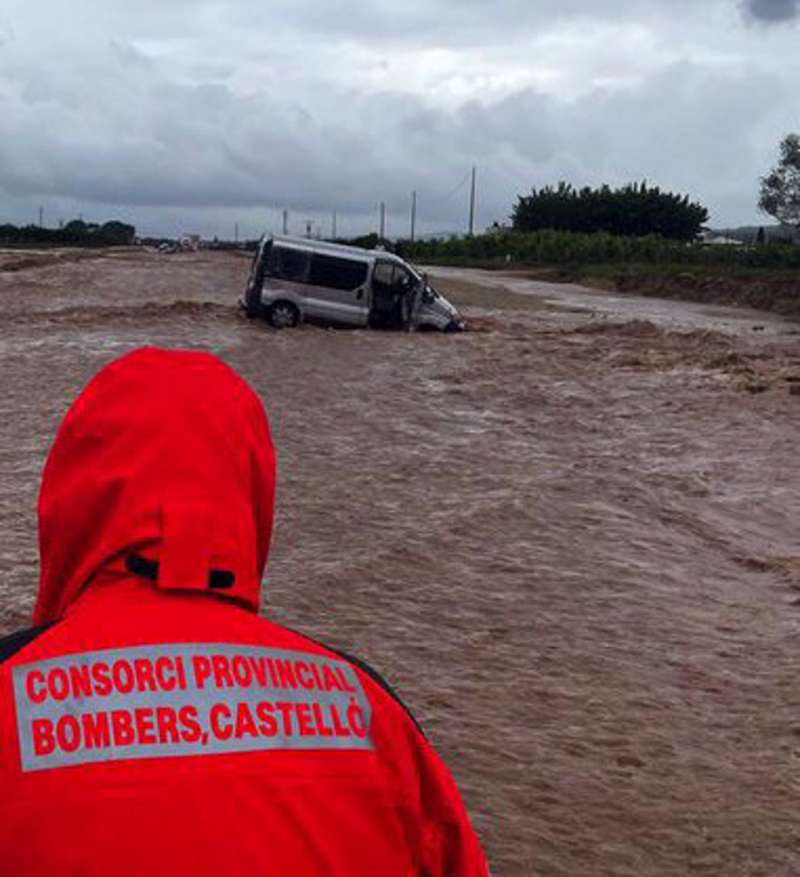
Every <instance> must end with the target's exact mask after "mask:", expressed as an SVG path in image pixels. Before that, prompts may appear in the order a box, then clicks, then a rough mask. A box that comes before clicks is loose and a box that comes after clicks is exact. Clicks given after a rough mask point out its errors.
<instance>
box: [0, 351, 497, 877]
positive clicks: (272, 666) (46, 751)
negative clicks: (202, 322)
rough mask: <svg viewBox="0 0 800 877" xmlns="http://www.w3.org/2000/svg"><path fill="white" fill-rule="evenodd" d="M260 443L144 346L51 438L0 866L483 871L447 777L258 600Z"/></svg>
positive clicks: (268, 492) (402, 722)
mask: <svg viewBox="0 0 800 877" xmlns="http://www.w3.org/2000/svg"><path fill="white" fill-rule="evenodd" d="M274 491H275V455H274V451H273V446H272V440H271V437H270V432H269V426H268V423H267V419H266V416H265V414H264V410H263V408H262V406H261V403H260V401H259V400H258V398H257V397H256V395H255V394H254V393H253V391H252V390H251V389H250V388H249V387H248V386H247V384H246V383H245V382H244V381H243V380H242V379H241V378H239V377H238V375H236V374H235V373H234V372H233V371H232V370H231V369H229V368H228V367H227V366H225V365H224V364H223V363H221V362H220V361H219V360H217V359H215V358H214V357H212V356H210V355H207V354H199V353H189V352H166V351H159V350H154V349H146V350H140V351H137V352H135V353H132V354H130V355H128V356H126V357H123V358H122V359H120V360H118V361H116V362H114V363H112V364H111V365H110V366H108V367H107V368H105V369H104V370H103V371H102V372H100V374H99V375H98V376H97V377H95V379H94V380H93V381H92V382H91V383H90V384H89V386H88V387H87V388H86V390H85V391H84V392H83V394H82V395H81V396H80V398H79V399H78V400H77V402H76V403H75V404H74V405H73V407H72V409H71V410H70V411H69V413H68V414H67V417H66V418H65V420H64V423H63V424H62V426H61V429H60V431H59V433H58V436H57V438H56V440H55V444H54V446H53V448H52V450H51V453H50V456H49V459H48V462H47V466H46V468H45V472H44V477H43V481H42V488H41V494H40V500H39V526H40V550H41V581H40V589H39V597H38V601H37V604H36V611H35V618H34V622H35V624H36V625H37V627H36V628H33V629H31V630H28V631H22V632H20V633H18V634H15V635H12V636H11V637H7V638H6V639H5V640H0V790H2V791H1V792H0V873H2V874H3V875H4V877H23V875H24V877H38V875H41V877H67V875H70V877H72V875H81V877H95V875H98V877H99V875H103V877H108V875H112V874H113V875H122V877H124V875H152V877H155V875H161V874H169V875H186V877H205V875H208V877H211V875H213V877H219V875H221V874H224V875H232V877H236V875H259V877H268V875H293V877H305V875H319V877H358V875H364V877H376V875H377V877H394V875H397V877H411V875H426V877H460V875H463V877H484V875H486V874H487V873H488V871H487V867H486V863H485V859H484V856H483V853H482V851H481V849H480V845H479V843H478V841H477V839H476V836H475V834H474V832H473V830H472V827H471V826H470V823H469V819H468V817H467V814H466V812H465V809H464V806H463V804H462V802H461V798H460V796H459V793H458V790H457V789H456V786H455V784H454V783H453V780H452V779H451V777H450V775H449V773H448V771H447V769H446V768H445V767H444V765H443V764H442V762H441V761H440V760H439V758H438V757H437V755H436V754H435V752H434V751H433V749H432V748H431V746H430V745H429V744H428V742H427V741H426V739H425V737H424V736H423V734H422V733H421V731H420V730H419V729H418V727H417V725H416V723H415V722H414V720H413V719H412V718H411V716H410V715H409V713H408V712H407V711H406V710H405V708H404V707H403V706H402V704H401V703H400V702H399V701H398V700H397V699H396V697H395V696H394V695H393V694H392V693H391V691H390V689H389V688H388V686H386V684H385V683H384V682H383V681H382V680H381V679H380V677H378V676H377V674H375V673H374V671H371V670H370V668H368V667H367V666H366V665H364V664H362V663H361V662H359V661H357V660H355V659H351V658H348V657H347V656H344V655H342V654H340V653H337V652H335V651H332V650H331V649H329V648H327V647H325V646H323V645H321V644H319V643H316V642H314V641H312V640H310V639H308V638H307V637H304V636H301V635H300V634H298V633H295V632H293V631H290V630H287V629H285V628H282V627H279V626H278V625H276V624H273V623H271V622H270V621H268V620H266V619H264V618H262V617H260V616H259V615H258V609H259V602H260V583H261V576H262V573H263V569H264V565H265V562H266V558H267V551H268V548H269V540H270V533H271V530H272V516H273V505H274Z"/></svg>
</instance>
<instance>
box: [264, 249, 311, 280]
mask: <svg viewBox="0 0 800 877" xmlns="http://www.w3.org/2000/svg"><path fill="white" fill-rule="evenodd" d="M308 263H309V254H308V253H305V252H303V250H288V249H284V248H283V247H275V246H273V248H272V253H271V254H270V258H269V273H270V275H271V276H272V277H277V278H278V279H279V280H293V281H295V283H305V282H306V281H307V280H308Z"/></svg>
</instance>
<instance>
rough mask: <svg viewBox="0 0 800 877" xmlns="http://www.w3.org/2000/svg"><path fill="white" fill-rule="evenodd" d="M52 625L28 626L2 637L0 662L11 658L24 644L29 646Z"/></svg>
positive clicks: (0, 640) (0, 641)
mask: <svg viewBox="0 0 800 877" xmlns="http://www.w3.org/2000/svg"><path fill="white" fill-rule="evenodd" d="M52 626H53V625H52V624H42V625H39V626H38V627H28V628H25V629H23V630H17V631H14V633H11V634H9V635H8V636H5V637H2V638H1V639H0V664H3V663H4V662H5V661H7V660H9V659H10V658H13V657H14V655H16V654H17V653H18V652H21V651H22V650H23V649H24V648H25V647H26V646H29V645H30V644H31V643H32V642H33V641H34V640H36V639H38V638H39V637H40V636H41V635H42V634H43V633H44V632H45V631H47V630H50V628H51V627H52Z"/></svg>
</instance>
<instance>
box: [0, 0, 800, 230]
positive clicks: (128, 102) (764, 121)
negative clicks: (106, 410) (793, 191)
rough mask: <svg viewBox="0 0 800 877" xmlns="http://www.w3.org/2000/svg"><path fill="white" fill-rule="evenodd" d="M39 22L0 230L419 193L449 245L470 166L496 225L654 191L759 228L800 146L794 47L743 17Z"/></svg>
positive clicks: (225, 5) (2, 97)
mask: <svg viewBox="0 0 800 877" xmlns="http://www.w3.org/2000/svg"><path fill="white" fill-rule="evenodd" d="M44 3H45V6H46V7H47V9H48V10H49V13H50V14H49V15H44V14H39V13H38V12H35V11H32V7H30V4H29V3H26V2H23V0H7V5H6V6H5V7H4V10H3V13H2V14H0V196H2V197H0V222H2V221H3V220H4V219H5V218H6V216H8V213H7V211H9V210H11V207H10V206H9V205H11V204H14V205H19V208H18V209H19V211H21V212H23V213H24V214H25V215H26V216H30V215H31V210H32V205H36V206H35V207H33V209H34V210H35V209H38V205H42V204H44V205H45V206H46V205H47V204H48V201H49V200H50V199H52V202H53V203H54V204H58V205H61V204H66V205H72V207H64V208H62V207H61V206H58V207H57V208H56V207H55V206H53V208H52V210H51V215H54V214H55V211H56V209H58V210H59V211H61V210H62V209H63V210H64V211H68V210H69V209H75V207H77V209H76V210H75V212H77V210H82V209H83V208H84V207H87V208H88V207H89V205H97V206H98V209H99V208H100V207H102V206H103V205H109V207H108V209H109V210H116V209H118V208H121V207H126V208H129V209H130V211H132V213H131V215H132V216H133V215H134V214H135V215H140V216H146V217H148V220H147V221H148V222H149V221H151V219H152V217H153V216H155V215H157V211H159V210H162V211H164V213H165V215H166V213H167V212H169V211H170V210H173V209H174V210H183V211H187V213H189V214H190V215H193V216H194V215H196V216H197V217H200V216H201V215H202V216H206V217H209V218H213V216H216V215H219V216H223V215H224V216H228V215H229V212H230V211H238V210H243V211H247V210H249V211H253V212H257V211H259V210H262V209H264V210H265V209H280V208H282V207H288V208H290V209H291V210H293V211H297V212H298V215H299V213H300V211H307V212H309V213H310V212H314V211H318V212H320V213H324V212H326V211H327V212H330V211H332V210H333V209H336V210H338V211H340V217H344V216H346V215H352V216H361V217H364V216H369V215H371V214H372V212H373V211H374V209H375V204H376V202H377V201H385V202H386V203H387V206H388V208H389V210H390V212H393V213H394V214H396V215H397V216H398V217H399V216H401V215H404V214H405V213H406V212H407V207H408V201H409V197H410V192H411V190H412V189H415V190H417V191H418V194H419V205H420V214H421V216H423V217H424V218H425V219H426V221H427V222H428V224H429V226H430V227H431V228H437V229H438V228H442V229H452V228H455V227H461V226H460V225H459V223H461V222H463V214H464V212H465V210H464V208H465V202H466V186H465V179H466V178H467V177H468V174H469V169H470V167H471V165H472V164H473V163H476V164H477V165H478V171H479V213H480V217H481V219H482V221H485V222H487V223H488V222H490V221H492V220H494V219H500V220H502V219H503V218H505V217H506V216H507V215H508V213H509V211H510V209H511V207H512V204H513V202H514V199H515V196H516V195H517V194H519V193H521V192H523V191H526V190H527V189H529V188H530V187H531V186H533V185H536V186H541V185H544V184H547V183H554V182H557V181H558V180H559V179H569V180H570V181H572V182H574V183H576V184H599V183H602V182H609V183H611V184H619V183H624V182H627V181H630V180H633V179H642V178H645V177H646V178H647V179H649V180H650V181H652V182H656V183H659V184H661V185H663V186H665V187H669V188H674V189H678V190H681V191H685V192H688V193H690V194H692V195H693V197H697V198H700V199H701V200H703V201H704V202H705V203H707V204H708V205H709V207H711V209H712V211H713V212H714V213H715V214H720V215H722V216H724V217H725V218H726V219H727V218H728V217H730V218H731V219H733V218H741V219H742V220H743V221H744V220H747V221H749V220H751V219H754V218H755V200H756V195H755V189H756V188H757V181H758V178H759V176H760V175H761V174H763V173H764V171H765V170H766V168H767V167H768V166H769V163H770V162H771V161H772V159H773V154H772V153H773V152H774V150H775V148H776V144H777V142H778V140H779V138H780V136H781V135H782V134H783V133H784V131H785V130H790V129H791V126H792V125H794V124H796V122H795V121H794V120H795V118H796V116H795V112H796V110H795V99H794V95H795V94H796V91H797V89H796V85H797V83H796V82H795V81H794V78H795V77H796V72H795V71H794V70H793V69H791V67H790V65H786V64H785V63H783V61H782V60H781V58H782V57H784V56H785V55H786V53H787V52H789V51H791V41H792V36H793V32H792V31H791V30H790V29H786V28H769V29H768V30H766V29H764V28H752V27H750V28H748V27H746V26H744V24H745V23H744V22H743V21H742V17H741V13H740V9H741V8H742V7H741V0H706V2H704V3H703V4H702V6H703V8H702V9H700V8H699V5H698V4H697V3H696V2H695V0H562V2H561V3H559V4H558V5H557V8H556V7H555V5H554V4H550V3H544V2H534V0H496V2H494V3H491V4H487V3H485V2H482V0H459V2H455V0H408V2H406V3H404V4H401V5H398V4H397V3H396V2H392V3H389V2H388V0H371V2H367V0H342V2H337V3H333V2H323V0H276V2H275V3H274V4H271V5H270V6H269V11H268V14H266V13H265V10H264V6H263V4H261V3H256V2H255V0H215V2H213V3H212V2H203V0H192V2H189V0H176V2H174V3H171V4H163V3H158V2H156V0H141V2H140V3H139V4H137V5H136V7H135V8H134V7H131V6H130V4H128V3H124V2H122V0H105V2H104V3H103V4H95V3H89V2H88V0H83V2H82V0H76V2H75V3H74V4H73V5H71V6H70V11H69V14H67V13H66V12H63V11H60V10H62V7H61V6H60V5H59V4H56V2H55V0H44ZM678 5H680V9H681V14H676V7H677V6H678ZM797 5H798V3H796V2H789V3H786V2H782V3H779V2H777V0H773V2H772V3H767V2H765V0H748V3H747V8H748V10H749V11H750V13H751V14H752V15H754V16H756V15H757V16H759V17H760V18H761V19H762V20H765V21H766V20H769V21H779V20H781V18H782V17H783V18H786V17H787V10H788V11H790V12H793V11H796V7H797ZM90 6H91V9H90V8H89V7H90ZM770 10H771V14H770ZM781 10H783V11H782V12H781ZM84 13H85V14H84ZM89 13H91V14H89ZM3 16H6V19H5V20H4V19H3ZM689 34H691V39H689V38H688V35H689ZM4 38H5V39H4ZM14 209H17V208H14ZM48 209H50V208H48ZM3 211H6V212H5V214H4V213H3ZM137 211H139V212H138V214H137ZM56 215H59V216H61V215H64V214H62V213H58V214H56ZM66 215H70V214H69V213H68V212H67V213H66ZM254 215H255V213H254ZM134 218H135V216H134ZM199 222H200V220H199V219H198V223H199ZM209 222H211V219H209Z"/></svg>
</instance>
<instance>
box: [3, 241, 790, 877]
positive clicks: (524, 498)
mask: <svg viewBox="0 0 800 877" xmlns="http://www.w3.org/2000/svg"><path fill="white" fill-rule="evenodd" d="M20 263H22V264H20ZM248 267H249V263H248V261H247V260H246V259H244V258H242V257H239V256H236V255H231V254H211V253H200V254H194V255H175V256H160V255H158V254H154V253H152V254H148V253H137V252H134V251H125V250H119V251H110V252H108V253H106V254H103V255H98V254H92V253H89V254H87V253H79V254H75V253H71V254H70V253H66V254H63V256H62V257H61V258H59V259H58V260H57V261H54V258H53V256H52V254H38V255H37V254H20V253H16V254H9V253H0V321H2V323H1V326H2V328H1V329H0V378H1V379H2V396H0V409H1V411H0V413H1V416H0V633H6V632H9V631H11V630H13V629H15V628H17V627H20V626H23V625H26V624H27V623H29V615H30V612H31V608H32V604H33V598H34V593H35V588H36V580H37V560H36V537H35V502H36V491H37V485H38V480H39V475H40V471H41V467H42V464H43V462H44V458H45V455H46V453H47V449H48V446H49V443H50V441H51V440H52V438H53V435H54V432H55V429H56V427H57V424H58V422H59V419H60V418H61V416H62V415H63V414H64V412H65V410H66V408H67V407H68V405H69V403H70V402H71V400H72V399H73V398H74V396H75V395H76V393H77V392H78V391H79V390H80V388H81V387H82V386H83V385H84V384H85V382H86V381H87V380H88V379H89V378H90V377H91V376H92V375H93V374H94V373H95V372H96V371H97V370H98V369H99V368H100V367H101V366H102V365H104V364H105V363H107V362H108V361H109V360H110V359H112V358H115V357H116V356H118V355H120V354H121V353H123V352H125V351H127V350H130V349H132V348H134V347H137V346H140V345H144V344H156V345H164V346H181V347H191V348H200V349H208V350H211V351H213V352H215V353H217V354H219V355H220V356H221V357H223V358H224V359H225V360H226V361H227V362H229V363H230V364H231V365H233V366H234V367H235V368H236V369H238V370H239V371H240V372H241V373H242V374H243V375H244V376H245V377H246V378H247V379H248V380H249V381H250V382H251V383H252V384H253V385H254V386H255V388H256V389H257V390H258V392H259V393H260V394H261V395H262V397H263V399H264V401H265V403H266V406H267V409H268V411H269V413H270V417H271V420H272V424H273V430H274V434H275V438H276V442H277V445H278V449H279V454H280V469H281V479H280V485H279V498H278V503H279V507H278V519H277V535H276V540H275V545H274V552H273V554H272V558H271V562H270V565H269V569H268V583H267V592H266V598H267V602H266V608H265V611H266V613H268V614H269V615H270V616H271V617H273V618H274V619H275V620H277V621H279V622H283V623H287V624H289V625H291V626H294V627H298V628H300V629H302V630H304V631H306V632H307V633H309V634H311V635H312V636H315V637H319V638H321V639H323V640H327V641H329V642H330V643H331V644H333V645H336V646H339V647H341V648H344V649H346V650H348V651H352V652H355V653H357V654H360V655H361V656H363V657H364V658H366V659H367V660H369V661H370V662H371V663H372V664H374V665H375V666H376V668H378V669H379V670H380V671H382V672H383V673H384V674H385V675H386V676H387V678H388V679H389V680H390V681H391V682H393V683H394V684H395V685H396V687H397V689H398V691H399V692H400V694H401V696H402V697H403V698H404V700H405V701H406V702H407V703H408V704H409V706H411V708H412V709H413V711H414V712H415V713H416V714H417V716H418V718H419V719H420V721H421V722H422V724H423V726H424V727H425V728H426V729H427V731H428V733H429V735H430V737H431V738H432V740H433V742H434V743H435V745H436V746H437V748H438V749H439V750H440V752H441V753H442V754H443V756H444V757H445V759H446V760H447V762H448V764H449V765H450V766H451V768H452V770H453V772H454V774H455V775H456V777H457V779H458V781H459V784H460V786H461V788H462V790H463V792H464V795H465V798H466V800H467V803H468V805H469V808H470V812H471V813H472V816H473V819H474V821H475V824H476V826H477V828H478V830H479V832H480V834H481V836H482V838H483V841H484V844H485V846H486V848H487V851H488V853H489V857H490V860H491V862H492V867H493V872H494V874H496V875H498V877H523V875H533V874H542V875H564V877H567V875H630V877H641V875H685V874H690V875H695V874H696V875H709V877H719V875H726V877H729V875H764V877H767V875H769V877H780V875H796V874H798V873H800V682H798V678H797V667H798V652H799V651H800V535H799V534H800V469H799V468H798V465H797V454H798V450H797V445H798V427H800V395H795V394H794V393H793V392H792V390H793V388H796V387H798V388H800V336H799V335H798V328H797V327H796V326H795V325H794V324H791V323H786V322H782V321H780V320H779V319H777V318H775V317H772V316H769V315H760V314H754V313H752V312H736V311H728V310H724V309H721V308H709V307H707V306H693V305H688V304H685V303H675V302H672V303H665V302H660V301H657V300H652V299H648V300H639V299H626V298H625V297H621V296H619V295H615V296H614V297H613V299H609V297H608V296H605V297H604V296H603V295H602V294H601V293H591V292H588V293H587V291H585V290H583V291H581V290H579V289H578V290H576V289H574V288H573V289H571V290H569V289H568V290H562V291H560V292H559V290H557V289H556V290H550V289H542V288H539V289H537V288H536V285H535V284H533V285H528V286H524V287H523V286H519V284H520V283H522V282H523V281H520V280H518V279H514V278H513V277H512V278H504V277H503V276H502V275H498V274H492V275H491V276H488V277H487V276H486V275H484V274H481V273H479V272H478V273H465V272H455V271H449V272H443V274H442V278H443V279H442V281H441V288H442V291H444V292H445V294H448V295H452V297H453V299H454V300H455V301H457V302H458V301H460V302H461V303H462V304H463V305H464V306H465V311H466V314H467V316H468V317H469V318H472V325H473V327H474V329H475V330H476V331H472V332H467V333H464V334H462V335H456V336H453V335H447V336H445V335H437V334H412V335H406V334H392V333H379V332H369V331H331V330H325V329H319V328H313V327H305V326H304V327H301V328H299V329H296V330H287V331H284V332H276V331H273V330H270V329H269V328H267V327H266V326H265V325H263V324H261V323H257V322H248V321H246V320H245V319H243V318H242V317H241V315H240V313H239V312H238V310H237V307H236V299H237V297H238V295H239V294H240V292H241V289H242V287H243V285H244V282H245V278H246V276H247V272H248ZM434 282H436V281H435V280H434ZM515 284H516V285H515ZM799 392H800V391H799Z"/></svg>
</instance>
